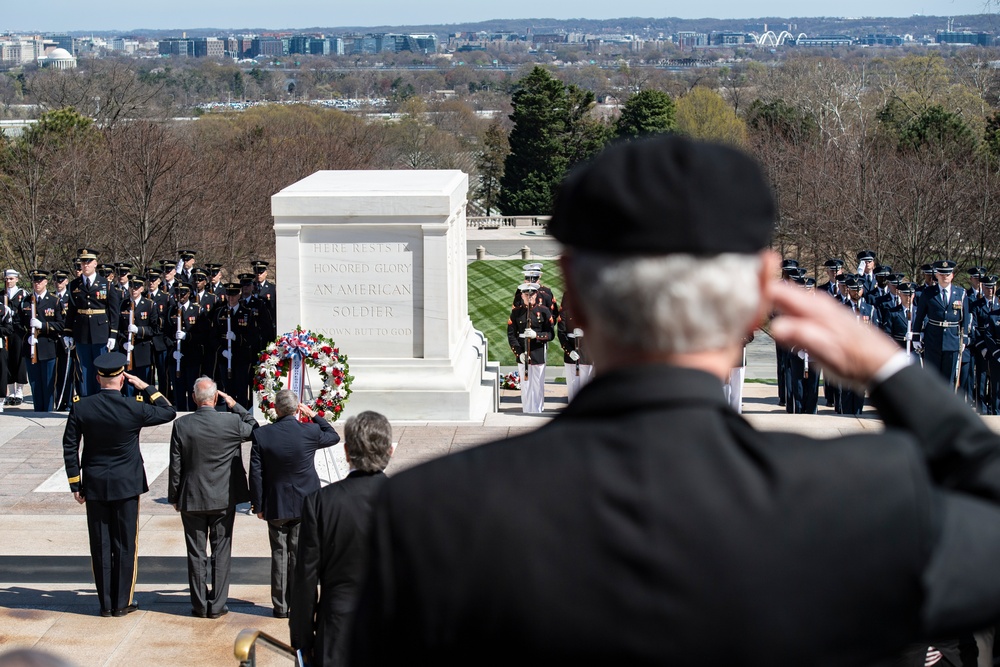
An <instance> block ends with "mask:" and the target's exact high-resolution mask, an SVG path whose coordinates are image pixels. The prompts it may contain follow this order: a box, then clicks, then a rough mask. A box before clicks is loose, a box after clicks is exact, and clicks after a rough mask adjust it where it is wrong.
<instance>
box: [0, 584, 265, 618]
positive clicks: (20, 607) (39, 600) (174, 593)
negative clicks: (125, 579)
mask: <svg viewBox="0 0 1000 667" xmlns="http://www.w3.org/2000/svg"><path fill="white" fill-rule="evenodd" d="M135 601H136V603H137V604H138V605H139V610H140V611H149V612H156V613H158V614H168V615H171V616H191V597H190V595H189V594H188V591H187V589H183V590H152V591H141V592H137V593H136V594H135ZM226 604H227V605H228V606H229V607H230V608H231V609H232V610H234V611H239V613H241V614H250V615H252V616H267V617H269V616H271V611H272V610H271V607H270V606H269V605H268V606H262V605H258V604H256V603H254V602H251V601H250V600H244V599H242V598H239V597H230V598H229V600H228V601H227V603H226ZM0 607H5V608H7V610H6V611H5V612H4V613H3V616H4V617H5V618H8V619H20V620H30V619H32V618H34V617H36V614H37V613H38V612H52V611H57V612H64V613H70V614H79V615H81V616H99V615H100V607H99V606H98V603H97V594H96V593H95V592H94V589H93V587H89V588H88V587H86V586H81V587H80V588H76V589H73V590H60V591H50V590H45V589H42V588H30V587H27V586H8V587H6V588H2V589H0Z"/></svg>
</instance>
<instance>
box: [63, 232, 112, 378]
mask: <svg viewBox="0 0 1000 667" xmlns="http://www.w3.org/2000/svg"><path fill="white" fill-rule="evenodd" d="M77 259H79V260H80V267H81V269H82V273H81V274H80V277H79V278H76V279H75V280H73V282H71V283H70V284H69V307H68V308H67V310H66V323H65V324H66V339H65V343H66V347H68V348H69V347H73V346H74V345H75V346H76V359H77V362H78V363H79V364H80V372H81V373H82V382H81V387H80V394H81V395H82V396H90V395H92V394H96V393H97V392H98V390H99V389H100V387H99V385H98V383H97V373H96V372H95V369H94V360H95V359H97V357H99V356H101V355H102V354H103V353H104V352H105V351H107V352H111V351H112V350H114V349H115V345H116V344H117V341H116V338H117V337H118V316H119V314H120V312H121V304H122V302H121V297H120V296H119V293H118V291H117V290H113V289H111V286H110V285H109V284H108V279H107V278H102V277H101V276H99V275H97V253H96V252H95V251H93V250H90V249H88V248H81V249H80V250H79V252H78V253H77Z"/></svg>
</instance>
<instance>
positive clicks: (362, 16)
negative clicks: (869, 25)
mask: <svg viewBox="0 0 1000 667" xmlns="http://www.w3.org/2000/svg"><path fill="white" fill-rule="evenodd" d="M455 4H456V3H453V2H445V1H444V0H426V1H424V2H420V3H413V2H412V1H406V2H404V1H403V0H368V2H365V3H364V4H360V3H359V4H356V5H350V6H346V7H345V6H339V7H338V6H336V5H333V4H332V3H324V2H319V1H318V0H301V1H300V2H297V3H294V4H293V5H281V6H279V4H278V3H276V2H275V1H274V0H267V1H264V0H242V1H241V2H238V3H237V2H234V1H233V0H225V1H223V2H216V1H211V2H207V3H206V2H197V1H196V0H172V1H171V2H169V3H164V4H162V5H157V6H149V5H137V4H136V3H134V2H127V3H126V2H124V0H104V1H103V2H101V3H99V4H96V5H95V4H93V3H90V4H86V3H78V2H70V1H69V0H53V1H52V2H48V3H16V4H14V5H13V6H10V7H5V9H4V13H3V15H2V16H0V32H6V31H10V32H45V33H56V32H69V31H73V32H77V31H88V30H89V31H95V32H97V31H100V32H108V31H119V32H122V33H127V32H129V31H132V30H184V29H199V28H217V29H220V30H240V29H247V28H257V29H267V30H295V29H308V28H337V27H381V26H420V25H448V24H457V23H475V22H481V21H489V20H492V19H508V20H509V19H524V20H528V19H532V18H537V19H539V20H545V19H559V20H566V19H574V18H579V19H598V20H606V19H615V18H626V17H650V18H681V19H698V18H716V19H724V20H725V19H732V20H734V21H739V20H746V19H753V18H765V17H767V18H785V19H792V18H796V17H813V16H829V17H861V16H866V17H880V16H885V17H907V16H912V15H914V14H920V15H925V16H945V17H947V16H963V15H970V14H993V13H996V12H997V10H998V9H1000V0H839V1H837V2H833V1H832V0H813V1H812V2H808V3H807V2H802V0H703V1H702V2H699V3H691V4H686V5H682V4H680V3H678V5H669V6H666V7H665V6H664V4H663V3H662V2H652V1H648V0H626V2H619V3H608V2H606V1H605V2H598V1H597V0H574V1H573V2H569V1H567V0H559V1H557V2H547V3H542V4H539V3H537V2H528V1H527V0H508V1H507V2H505V3H503V4H502V5H492V4H490V5H488V4H480V3H470V4H468V5H462V6H458V7H456V6H454V5H455ZM997 25H998V29H1000V15H998V17H997Z"/></svg>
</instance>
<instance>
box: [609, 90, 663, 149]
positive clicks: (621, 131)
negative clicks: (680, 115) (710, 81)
mask: <svg viewBox="0 0 1000 667" xmlns="http://www.w3.org/2000/svg"><path fill="white" fill-rule="evenodd" d="M676 127H677V119H676V109H675V107H674V100H673V98H671V97H670V95H668V94H667V93H665V92H663V91H661V90H650V89H647V90H642V91H639V92H638V93H636V94H635V95H633V96H632V97H630V98H628V101H626V102H625V104H624V106H622V113H621V115H620V116H618V120H617V122H616V123H615V134H616V135H617V136H618V137H619V138H622V139H635V138H637V137H641V136H644V135H647V134H658V133H660V132H670V131H672V130H673V129H674V128H676Z"/></svg>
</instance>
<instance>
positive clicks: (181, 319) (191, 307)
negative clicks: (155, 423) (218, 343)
mask: <svg viewBox="0 0 1000 667" xmlns="http://www.w3.org/2000/svg"><path fill="white" fill-rule="evenodd" d="M178 323H179V326H178ZM206 324H207V322H206V320H205V318H203V317H202V309H201V307H200V306H198V305H197V304H195V303H194V302H193V300H192V299H191V288H190V287H189V286H188V285H187V283H181V284H180V285H178V286H177V303H175V304H173V305H172V306H171V310H170V315H169V316H168V318H167V330H166V331H165V332H164V333H166V334H167V335H169V336H170V337H171V338H172V339H173V347H174V351H173V355H172V356H173V360H172V364H171V366H172V368H173V371H174V396H176V397H177V400H176V403H177V409H178V410H180V411H182V412H190V411H191V410H193V409H194V402H193V398H192V397H191V388H192V387H194V383H195V380H197V379H198V378H199V377H201V366H202V361H203V357H204V355H205V342H206V333H207V332H206Z"/></svg>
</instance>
